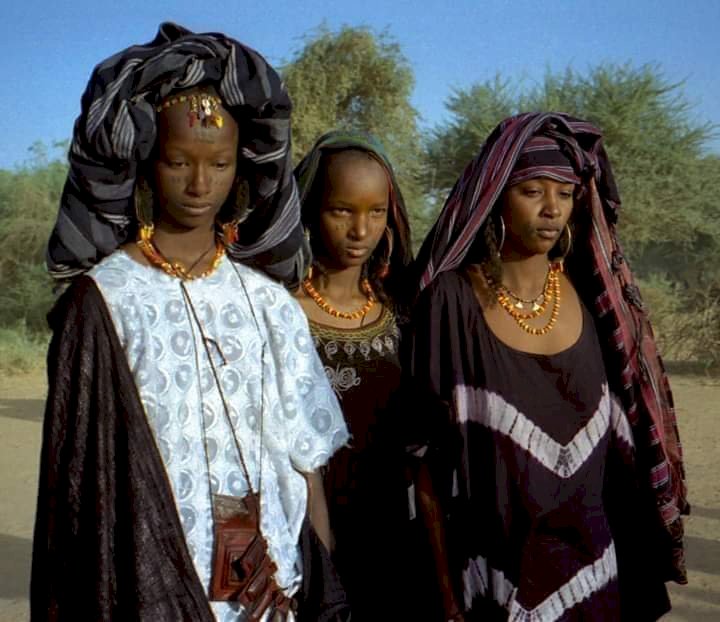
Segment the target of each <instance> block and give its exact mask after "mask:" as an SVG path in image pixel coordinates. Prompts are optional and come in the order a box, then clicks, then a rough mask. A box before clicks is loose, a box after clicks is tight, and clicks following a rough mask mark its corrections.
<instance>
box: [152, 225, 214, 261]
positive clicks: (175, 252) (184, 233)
mask: <svg viewBox="0 0 720 622" xmlns="http://www.w3.org/2000/svg"><path fill="white" fill-rule="evenodd" d="M153 241H154V243H155V246H156V248H157V249H158V250H159V251H160V253H162V255H163V257H165V259H167V260H168V261H170V262H180V263H181V264H183V265H184V266H185V267H188V266H190V265H192V264H193V263H195V262H197V261H198V259H199V258H201V257H202V256H203V254H205V253H209V251H210V249H212V248H214V246H215V230H214V227H209V228H207V229H205V228H195V229H181V228H178V227H174V226H172V225H169V224H167V223H163V222H158V223H156V224H155V235H154V237H153Z"/></svg>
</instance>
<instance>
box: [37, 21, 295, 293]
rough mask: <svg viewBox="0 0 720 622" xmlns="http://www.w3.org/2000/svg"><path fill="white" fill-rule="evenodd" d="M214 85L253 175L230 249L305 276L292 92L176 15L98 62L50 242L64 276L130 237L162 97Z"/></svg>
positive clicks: (51, 265)
mask: <svg viewBox="0 0 720 622" xmlns="http://www.w3.org/2000/svg"><path fill="white" fill-rule="evenodd" d="M198 85H203V86H204V85H212V86H213V87H214V89H215V91H216V92H217V93H218V94H219V95H220V98H221V99H222V102H223V106H224V107H225V108H226V109H227V110H228V111H229V112H230V114H232V115H233V117H234V118H235V119H236V120H237V121H238V124H239V125H240V145H239V153H238V170H239V171H240V172H241V174H242V176H243V177H244V178H245V180H246V181H247V182H248V185H249V195H250V196H249V202H248V207H247V209H245V210H243V211H242V213H237V214H234V216H235V217H236V218H238V219H239V220H241V222H242V224H241V225H240V228H239V234H240V237H239V240H238V241H237V243H235V244H233V245H232V246H231V247H229V248H228V249H227V251H228V256H229V257H230V258H231V259H233V260H236V261H243V262H245V263H249V264H252V265H255V266H256V267H258V268H260V269H262V270H264V271H265V272H266V273H268V274H269V275H270V276H273V277H275V278H278V279H280V280H284V281H286V282H287V283H298V282H299V278H300V276H301V275H302V274H303V272H304V264H305V262H306V261H307V259H308V257H309V249H308V247H307V244H306V242H305V238H304V236H303V232H302V226H301V224H300V202H299V199H298V193H297V187H296V185H295V180H294V178H293V175H292V163H291V156H290V111H291V103H290V98H289V96H288V94H287V91H286V89H285V85H284V84H283V82H282V80H281V78H280V76H279V75H278V74H277V72H276V71H275V70H274V69H273V68H272V67H271V66H270V65H269V64H268V63H267V61H265V59H264V58H263V57H262V56H260V55H259V54H258V53H257V52H255V51H254V50H252V49H250V48H248V47H246V46H245V45H243V44H241V43H239V42H237V41H235V40H234V39H231V38H229V37H226V36H225V35H222V34H218V33H205V34H196V33H193V32H190V31H189V30H187V29H185V28H183V27H181V26H178V25H176V24H172V23H164V24H161V25H160V28H159V30H158V34H157V36H156V37H155V39H154V40H153V41H151V42H150V43H147V44H144V45H134V46H131V47H129V48H127V49H125V50H122V51H121V52H118V53H117V54H115V55H113V56H111V57H110V58H108V59H106V60H104V61H103V62H101V63H100V64H99V65H98V66H97V67H95V69H94V71H93V73H92V76H91V77H90V81H89V83H88V86H87V89H86V90H85V93H84V94H83V97H82V101H81V112H80V116H79V117H78V119H77V121H76V122H75V128H74V132H73V139H72V144H71V146H70V153H69V163H70V169H69V172H68V177H67V181H66V183H65V188H64V190H63V194H62V198H61V200H60V210H59V213H58V218H57V222H56V225H55V228H54V230H53V232H52V234H51V237H50V241H49V243H48V249H47V265H48V269H49V271H50V274H51V275H52V276H53V277H54V278H56V279H60V280H63V279H70V278H72V277H74V276H76V275H78V274H81V273H83V272H85V271H86V270H88V269H89V268H91V267H92V266H93V265H94V264H96V263H97V262H98V261H100V260H101V259H102V258H103V257H105V256H106V255H109V254H110V253H111V252H113V251H114V250H115V249H116V248H117V247H118V246H120V245H121V244H123V243H124V242H126V241H127V238H128V235H129V234H130V232H131V231H132V227H131V225H132V223H133V221H134V219H135V211H134V201H133V198H134V190H135V185H136V179H137V173H138V169H139V167H141V166H142V164H143V163H144V162H147V161H148V160H149V158H151V156H152V152H153V149H154V146H155V140H156V136H157V122H156V114H157V112H156V106H157V105H158V104H160V103H161V102H162V101H163V100H164V99H165V98H167V97H169V96H171V95H172V94H173V93H176V92H178V91H181V90H184V89H188V88H191V87H194V86H198Z"/></svg>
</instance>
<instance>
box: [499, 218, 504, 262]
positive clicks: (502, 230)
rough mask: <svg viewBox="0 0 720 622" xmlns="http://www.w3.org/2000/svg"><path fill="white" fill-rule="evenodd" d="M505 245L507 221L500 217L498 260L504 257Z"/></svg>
mask: <svg viewBox="0 0 720 622" xmlns="http://www.w3.org/2000/svg"><path fill="white" fill-rule="evenodd" d="M504 245H505V220H503V217H502V216H500V243H499V244H498V246H497V256H498V258H499V257H501V256H502V248H503V246H504Z"/></svg>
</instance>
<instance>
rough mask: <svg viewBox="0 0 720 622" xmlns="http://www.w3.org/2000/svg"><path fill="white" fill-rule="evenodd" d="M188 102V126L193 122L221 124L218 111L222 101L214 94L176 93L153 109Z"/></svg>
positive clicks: (216, 125)
mask: <svg viewBox="0 0 720 622" xmlns="http://www.w3.org/2000/svg"><path fill="white" fill-rule="evenodd" d="M184 102H188V105H189V106H190V110H188V123H189V124H190V127H194V126H195V123H200V125H202V126H203V127H217V128H221V127H222V126H223V121H224V119H223V118H222V115H221V114H220V113H219V112H218V109H219V108H220V105H221V104H222V101H221V100H220V98H219V97H215V95H210V94H209V93H193V94H192V95H177V96H176V97H170V98H169V99H166V100H165V101H164V102H163V103H162V104H160V105H159V106H157V107H156V108H155V110H157V112H162V111H163V110H167V109H168V108H170V106H174V105H175V104H182V103H184Z"/></svg>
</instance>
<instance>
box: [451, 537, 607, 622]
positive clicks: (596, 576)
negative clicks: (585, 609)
mask: <svg viewBox="0 0 720 622" xmlns="http://www.w3.org/2000/svg"><path fill="white" fill-rule="evenodd" d="M490 577H492V584H491V585H490V584H489V581H488V579H489V578H490ZM616 577H617V558H616V557H615V544H614V543H613V542H611V543H610V544H609V545H608V546H607V548H606V549H605V551H603V554H602V555H601V556H600V557H599V558H598V559H596V560H595V561H594V562H593V563H592V564H588V565H587V566H584V567H583V568H581V569H580V570H578V571H577V573H575V575H574V576H573V577H572V578H571V579H570V580H568V581H567V582H566V583H565V584H563V585H562V586H560V587H559V588H558V589H557V590H555V591H554V592H553V593H552V594H550V595H549V596H548V597H547V598H546V599H545V600H544V601H542V602H541V603H540V604H539V605H537V607H534V608H533V609H525V607H523V606H522V605H521V604H520V603H519V602H518V601H517V587H515V586H514V585H513V584H512V583H511V582H510V581H509V580H508V579H507V578H506V577H505V575H504V573H503V572H502V571H501V570H496V569H495V568H491V567H490V566H488V563H487V560H486V559H485V558H484V557H482V556H479V557H476V558H475V559H471V560H470V561H469V564H468V567H467V568H466V569H465V570H464V571H463V597H464V600H465V606H466V607H467V608H470V606H471V605H472V601H473V599H474V598H475V597H476V596H478V595H482V596H488V595H489V596H491V597H492V599H493V600H494V601H495V602H496V603H498V604H499V605H500V606H501V607H503V608H504V609H507V611H508V614H509V616H508V622H554V620H558V619H559V618H561V617H562V616H563V614H564V613H565V612H566V611H568V610H569V609H572V608H573V607H574V606H575V605H577V604H579V603H581V602H582V601H584V600H586V599H588V598H590V596H592V595H593V594H594V593H596V592H599V591H600V590H602V589H603V588H604V587H605V586H607V585H608V583H610V582H611V581H612V580H613V579H615V578H616ZM491 591H492V594H489V592H491Z"/></svg>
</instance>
